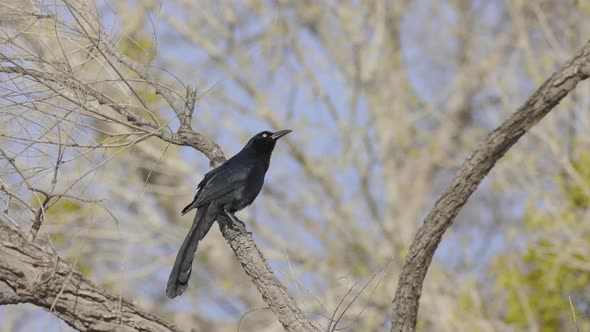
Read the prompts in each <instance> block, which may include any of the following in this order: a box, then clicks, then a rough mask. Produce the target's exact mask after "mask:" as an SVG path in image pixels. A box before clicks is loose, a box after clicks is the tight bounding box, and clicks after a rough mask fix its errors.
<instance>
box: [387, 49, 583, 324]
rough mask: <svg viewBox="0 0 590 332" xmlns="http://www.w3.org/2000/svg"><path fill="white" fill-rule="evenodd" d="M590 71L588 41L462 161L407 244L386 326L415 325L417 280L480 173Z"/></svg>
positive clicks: (418, 285)
mask: <svg viewBox="0 0 590 332" xmlns="http://www.w3.org/2000/svg"><path fill="white" fill-rule="evenodd" d="M589 75H590V42H587V43H586V44H585V45H584V47H583V48H582V49H581V50H580V51H579V52H578V53H577V54H576V55H575V56H574V58H573V59H572V60H570V61H569V62H568V63H567V64H565V65H564V66H562V67H561V68H560V69H559V70H558V71H557V72H556V73H554V74H553V75H552V76H551V77H550V78H549V79H548V80H547V81H545V83H543V85H542V86H541V87H540V88H539V89H538V90H537V91H536V92H535V93H534V94H533V95H532V96H530V97H529V99H528V100H527V101H526V102H525V103H524V105H522V106H521V107H520V108H518V110H517V111H516V112H515V113H514V114H513V115H512V116H511V117H510V118H509V119H508V120H506V121H505V122H504V123H503V124H501V125H500V126H499V127H498V128H496V129H495V130H494V131H493V132H491V133H490V134H489V135H488V136H487V137H486V138H485V139H484V140H483V141H482V142H481V143H480V144H479V146H478V147H477V149H476V150H475V151H474V152H473V154H472V155H471V157H469V158H468V159H467V160H466V161H465V162H464V163H463V165H462V166H461V169H460V170H459V172H458V173H457V175H456V176H455V178H454V179H453V181H452V182H451V184H450V185H449V186H448V187H447V189H446V190H445V192H444V193H443V194H442V195H441V197H440V198H439V200H438V201H437V202H436V204H435V206H434V207H433V208H432V210H431V211H430V213H429V214H428V215H427V216H426V219H425V220H424V224H423V225H422V226H421V227H420V229H419V230H418V232H417V234H416V237H415V239H414V241H413V243H412V245H411V246H410V250H409V253H408V256H407V257H406V261H405V263H404V266H403V269H402V272H401V274H400V276H399V283H398V286H397V290H396V293H395V297H394V299H393V318H392V327H391V331H393V332H410V331H414V330H415V328H416V321H417V316H418V307H419V300H420V295H421V292H422V283H423V281H424V278H425V276H426V272H427V271H428V267H429V266H430V262H431V261H432V257H433V255H434V253H435V251H436V248H437V247H438V244H439V243H440V241H441V238H442V236H443V234H444V232H445V231H446V230H447V228H449V226H451V224H452V223H453V220H454V219H455V217H456V215H457V213H459V210H461V208H462V207H463V205H464V204H465V203H466V202H467V199H468V198H469V196H471V194H472V193H473V192H474V191H475V189H477V186H478V185H479V184H480V183H481V181H482V180H483V178H484V177H485V176H486V175H487V174H488V173H489V172H490V170H491V169H492V168H493V167H494V164H495V163H496V161H498V159H500V158H501V157H502V156H503V155H504V154H505V153H506V151H508V149H510V148H511V147H512V146H513V145H514V144H515V143H516V142H517V141H518V139H519V138H520V137H521V136H522V135H524V134H525V133H526V132H527V131H528V130H529V129H531V127H532V126H533V125H535V124H536V123H537V122H539V121H540V120H541V119H542V118H543V117H544V116H545V115H546V114H547V113H549V111H551V110H552V109H553V108H554V107H555V106H556V105H557V104H559V102H560V101H561V100H562V99H563V98H564V97H565V96H566V95H567V94H568V93H569V92H571V91H572V90H573V89H574V88H575V87H576V85H577V84H578V83H579V82H580V81H582V80H585V79H586V78H588V76H589Z"/></svg>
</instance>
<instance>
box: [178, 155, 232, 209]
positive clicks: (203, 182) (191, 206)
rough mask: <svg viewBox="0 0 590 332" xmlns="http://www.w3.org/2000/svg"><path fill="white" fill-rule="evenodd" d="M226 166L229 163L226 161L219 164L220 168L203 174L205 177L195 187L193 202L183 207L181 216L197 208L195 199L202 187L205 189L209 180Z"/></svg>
mask: <svg viewBox="0 0 590 332" xmlns="http://www.w3.org/2000/svg"><path fill="white" fill-rule="evenodd" d="M228 164H229V163H228V162H227V161H226V162H225V163H223V164H221V166H219V167H217V168H214V169H212V170H210V171H209V172H207V174H205V176H204V177H203V179H202V180H201V182H199V184H198V185H197V193H196V194H195V197H194V198H193V201H192V202H190V204H189V205H187V206H185V207H184V209H182V212H181V213H182V215H185V214H186V213H187V212H189V211H190V210H192V209H194V208H196V207H197V199H198V198H199V196H200V195H201V192H202V191H203V187H205V186H206V185H207V183H208V182H209V180H211V178H213V177H214V176H215V174H217V173H218V172H220V171H222V170H223V169H225V168H226V167H227V166H228Z"/></svg>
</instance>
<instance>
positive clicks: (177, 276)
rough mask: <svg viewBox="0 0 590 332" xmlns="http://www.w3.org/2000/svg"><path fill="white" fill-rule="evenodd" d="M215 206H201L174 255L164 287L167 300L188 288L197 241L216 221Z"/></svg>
mask: <svg viewBox="0 0 590 332" xmlns="http://www.w3.org/2000/svg"><path fill="white" fill-rule="evenodd" d="M216 210H217V209H216V207H215V206H210V204H206V205H204V206H201V207H200V208H199V209H198V210H197V213H196V214H195V219H194V220H193V225H192V226H191V229H190V231H189V232H188V234H187V235H186V238H185V239H184V242H182V245H181V246H180V250H179V251H178V254H177V255H176V261H174V266H173V267H172V272H170V277H168V285H167V286H166V295H167V296H168V297H169V298H171V299H172V298H175V297H176V296H178V295H180V294H182V293H183V292H184V291H185V290H186V288H187V287H188V280H189V278H190V275H191V271H192V265H193V259H194V258H195V252H196V251H197V246H198V245H199V241H200V240H202V239H203V238H204V237H205V235H207V232H209V229H211V226H212V225H213V223H214V222H215V219H217V211H216Z"/></svg>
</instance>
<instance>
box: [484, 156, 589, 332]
mask: <svg viewBox="0 0 590 332" xmlns="http://www.w3.org/2000/svg"><path fill="white" fill-rule="evenodd" d="M573 166H574V168H575V169H576V171H577V172H578V174H579V176H580V177H579V178H577V180H576V181H574V180H572V179H571V178H570V177H568V176H566V175H561V176H560V177H559V178H558V179H557V181H556V182H557V183H558V184H559V186H560V188H561V190H562V191H563V193H564V196H565V201H566V202H565V203H566V204H565V205H564V209H563V211H561V212H560V213H559V214H558V216H557V217H556V216H555V215H548V214H546V213H543V211H542V210H540V209H539V208H535V207H534V206H529V207H528V208H527V211H526V213H525V216H524V219H523V223H524V225H525V228H526V229H527V230H529V231H530V233H531V234H542V235H541V236H540V237H538V238H537V239H535V240H532V241H530V240H529V239H523V241H524V242H525V243H526V249H525V250H524V251H523V252H515V251H512V252H508V253H505V254H503V255H501V256H500V257H498V259H497V260H496V261H495V264H494V266H493V271H494V274H495V275H496V277H497V278H496V286H497V291H498V295H502V296H505V299H506V302H505V303H503V305H502V307H503V312H504V314H505V316H504V318H505V320H506V323H510V324H514V325H517V326H519V327H521V328H523V329H526V328H528V327H530V325H531V324H530V323H531V322H530V320H531V319H532V320H534V321H535V323H536V324H537V325H538V326H539V327H540V328H541V331H543V332H549V331H565V330H575V328H574V322H573V318H572V311H571V307H570V303H569V298H568V297H570V296H571V298H572V301H573V304H574V305H575V307H576V308H578V310H580V308H585V307H587V306H588V305H590V299H588V292H587V291H588V289H589V288H588V287H589V282H590V273H589V272H588V271H587V270H584V269H583V268H581V266H587V264H588V256H584V255H579V254H568V255H567V259H564V255H563V252H564V248H563V246H564V245H567V240H564V238H563V236H564V232H563V230H564V229H568V228H570V229H573V230H575V231H573V232H574V233H575V234H577V236H580V237H582V238H583V241H582V242H585V243H590V234H589V233H588V232H586V233H585V232H584V230H583V229H584V228H583V227H580V226H581V225H580V223H582V222H583V221H582V219H581V215H582V213H584V212H585V210H586V209H587V208H588V207H589V206H590V195H589V194H588V191H587V190H588V188H590V154H584V155H582V156H580V157H579V158H578V159H577V160H576V161H575V162H574V163H573ZM569 233H570V234H571V231H570V232H569ZM566 239H567V238H566ZM584 296H585V297H584ZM531 316H532V317H531ZM577 319H578V324H579V325H580V330H586V329H588V328H590V319H588V318H587V317H584V316H583V315H580V313H579V312H578V317H577Z"/></svg>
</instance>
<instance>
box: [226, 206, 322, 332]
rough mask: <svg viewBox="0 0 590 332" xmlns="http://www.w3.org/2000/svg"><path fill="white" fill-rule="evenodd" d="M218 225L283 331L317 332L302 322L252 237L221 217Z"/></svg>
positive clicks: (314, 328)
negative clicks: (281, 325)
mask: <svg viewBox="0 0 590 332" xmlns="http://www.w3.org/2000/svg"><path fill="white" fill-rule="evenodd" d="M218 223H219V229H220V230H221V234H223V237H225V239H226V240H227V243H229V245H230V247H231V248H232V249H233V251H234V253H235V254H236V257H237V258H238V260H239V261H240V264H242V268H243V269H244V271H245V272H246V274H247V275H248V276H249V277H250V280H251V281H252V283H253V284H254V286H256V288H257V289H258V292H259V293H260V295H262V299H263V300H264V302H266V304H268V306H269V307H270V310H271V311H272V312H273V313H274V314H275V315H276V316H277V318H278V319H279V322H281V324H283V327H284V328H285V330H286V331H293V332H295V331H319V329H318V328H316V327H315V326H314V325H312V324H311V322H310V321H308V320H307V319H305V316H304V315H303V312H301V309H299V307H297V304H296V303H295V300H293V298H292V297H291V296H290V295H289V294H288V293H287V288H286V287H285V286H283V285H282V284H281V282H280V281H279V280H278V279H277V277H276V276H275V275H274V273H273V271H272V270H271V268H270V266H269V265H268V263H267V262H266V259H265V258H264V256H263V255H262V253H261V252H260V250H259V249H258V246H256V242H254V239H253V238H252V235H251V234H250V233H248V232H247V231H246V230H245V229H244V228H240V227H236V226H237V225H235V224H233V223H232V222H231V221H230V220H229V219H228V218H227V217H226V216H222V217H221V218H220V219H219V220H218Z"/></svg>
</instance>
